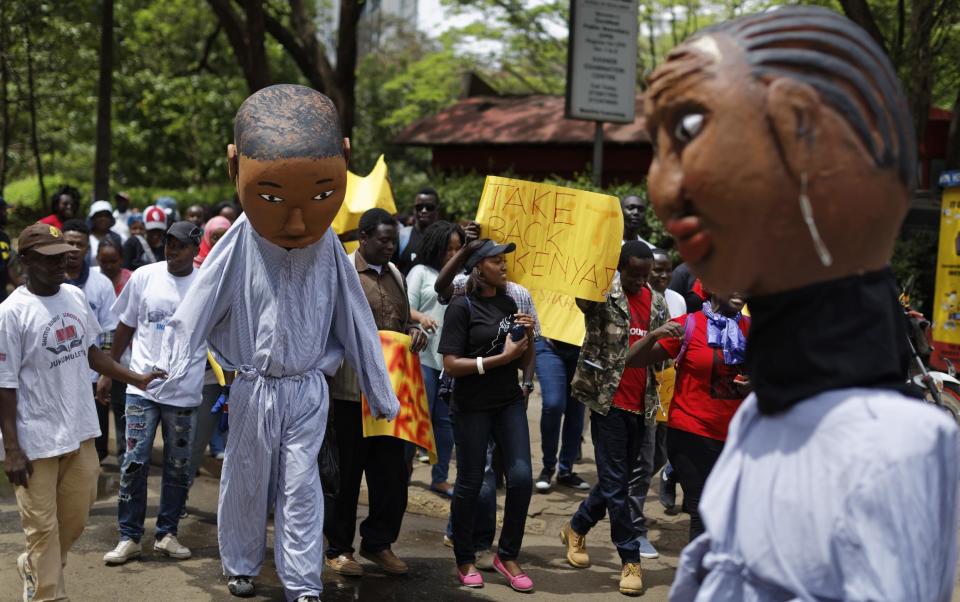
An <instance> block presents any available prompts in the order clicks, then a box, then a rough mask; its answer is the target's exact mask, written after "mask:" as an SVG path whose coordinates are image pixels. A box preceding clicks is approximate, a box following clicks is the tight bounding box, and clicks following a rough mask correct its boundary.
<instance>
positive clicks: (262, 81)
mask: <svg viewBox="0 0 960 602" xmlns="http://www.w3.org/2000/svg"><path fill="white" fill-rule="evenodd" d="M207 4H209V5H210V8H212V9H213V12H214V14H215V15H217V19H218V20H219V21H220V25H221V26H222V27H223V30H224V31H225V32H226V34H227V40H229V41H230V47H231V48H233V55H234V56H235V57H236V58H237V63H239V64H240V69H241V70H242V71H243V77H244V79H246V80H247V89H248V90H250V92H251V93H253V92H256V91H257V90H259V89H260V88H264V87H266V86H269V85H270V70H269V68H268V65H267V55H266V50H265V49H264V47H263V37H264V34H263V32H264V13H263V2H262V0H245V3H244V11H245V13H246V15H247V21H246V23H244V22H243V20H242V19H241V18H240V16H239V15H238V14H237V13H236V11H235V10H233V6H232V5H231V4H230V0H207ZM251 15H252V18H251Z"/></svg>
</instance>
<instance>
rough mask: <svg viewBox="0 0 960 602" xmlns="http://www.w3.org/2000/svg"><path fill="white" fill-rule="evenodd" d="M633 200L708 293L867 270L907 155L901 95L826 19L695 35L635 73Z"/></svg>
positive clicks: (885, 249)
mask: <svg viewBox="0 0 960 602" xmlns="http://www.w3.org/2000/svg"><path fill="white" fill-rule="evenodd" d="M646 115H647V128H648V130H649V134H650V138H651V140H653V141H654V145H655V148H656V150H655V153H654V160H653V163H652V165H651V167H650V175H649V181H648V184H649V191H650V198H651V200H652V202H653V206H654V209H655V211H656V213H657V215H658V216H659V217H660V219H661V220H663V222H664V224H665V227H666V229H667V231H668V232H670V233H671V234H672V235H673V236H674V237H675V238H676V239H677V242H678V247H679V250H680V254H681V255H682V256H683V258H684V259H685V260H686V261H687V262H688V264H689V265H690V267H691V268H692V269H693V270H694V271H695V272H696V273H697V274H698V275H699V276H700V277H701V278H702V279H703V282H704V284H705V285H706V286H708V287H710V288H711V289H712V290H714V291H717V292H720V293H731V292H733V291H741V292H746V293H748V294H751V295H759V294H769V293H776V292H781V291H786V290H791V289H795V288H798V287H801V286H805V285H807V284H811V283H814V282H818V281H824V280H830V279H833V278H839V277H842V276H848V275H852V274H858V273H864V272H868V271H873V270H877V269H881V268H883V267H885V266H886V265H888V263H889V260H890V255H891V253H892V250H893V243H894V239H895V238H896V235H897V231H898V229H899V226H900V222H901V221H902V219H903V217H904V215H905V214H906V211H907V206H908V200H909V193H910V190H911V188H912V180H913V173H914V162H915V149H914V137H913V128H912V125H911V121H910V116H909V113H908V112H907V108H906V102H905V100H904V97H903V93H902V91H901V89H900V86H899V84H898V82H897V78H896V75H895V74H894V71H893V68H892V66H891V65H890V62H889V61H888V60H887V57H886V56H885V55H884V54H883V51H882V50H881V49H880V48H879V47H878V45H877V44H876V43H875V42H874V41H873V40H872V39H871V38H870V36H869V35H867V34H866V32H864V31H863V30H862V29H860V28H859V27H858V26H856V25H855V24H854V23H853V22H851V21H849V20H848V19H846V18H844V17H842V16H840V15H838V14H836V13H834V12H832V11H829V10H826V9H821V8H814V7H793V8H782V9H779V10H775V11H771V12H768V13H762V14H757V15H751V16H747V17H742V18H739V19H735V20H733V21H729V22H727V23H723V24H720V25H718V26H715V27H712V28H710V29H707V30H704V31H702V32H699V33H698V34H696V35H695V36H694V37H693V38H691V39H690V40H688V41H686V42H684V43H683V44H682V45H680V46H678V47H677V48H676V49H675V50H674V51H673V52H671V53H670V55H669V56H668V57H667V60H666V62H665V63H664V64H663V65H661V66H660V67H659V68H658V69H657V70H656V71H655V72H654V73H653V74H652V76H651V77H650V87H649V90H648V93H647V97H646Z"/></svg>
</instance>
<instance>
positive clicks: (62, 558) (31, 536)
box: [17, 439, 100, 602]
mask: <svg viewBox="0 0 960 602" xmlns="http://www.w3.org/2000/svg"><path fill="white" fill-rule="evenodd" d="M32 463H33V475H31V476H30V480H29V481H27V487H17V507H18V508H19V509H20V521H21V523H22V524H23V533H24V535H26V537H27V572H28V573H29V574H30V575H31V576H32V577H33V579H34V582H35V583H36V590H35V593H34V597H33V602H53V601H60V600H68V598H67V592H66V589H65V587H64V584H63V567H64V566H65V565H66V564H67V552H69V551H70V548H71V547H72V546H73V542H75V541H76V540H77V538H78V537H80V534H81V533H83V529H84V527H85V526H86V524H87V517H88V516H89V515H90V508H91V506H93V502H94V501H96V499H97V477H98V476H99V474H100V462H99V460H98V459H97V451H96V449H95V447H94V443H93V439H88V440H87V441H84V442H83V443H81V444H80V449H78V450H77V451H73V452H70V453H68V454H64V455H62V456H57V457H55V458H44V459H42V460H33V461H32Z"/></svg>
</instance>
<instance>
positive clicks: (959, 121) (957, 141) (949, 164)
mask: <svg viewBox="0 0 960 602" xmlns="http://www.w3.org/2000/svg"><path fill="white" fill-rule="evenodd" d="M944 167H945V169H960V88H958V89H957V98H956V99H954V101H953V117H952V118H951V119H950V133H949V134H948V135H947V160H946V164H945V165H944Z"/></svg>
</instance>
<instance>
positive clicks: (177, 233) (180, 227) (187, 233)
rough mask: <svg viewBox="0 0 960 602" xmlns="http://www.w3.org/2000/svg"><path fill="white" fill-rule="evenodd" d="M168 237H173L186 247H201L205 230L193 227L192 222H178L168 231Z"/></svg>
mask: <svg viewBox="0 0 960 602" xmlns="http://www.w3.org/2000/svg"><path fill="white" fill-rule="evenodd" d="M167 236H168V237H169V236H172V237H174V238H176V239H177V240H179V241H180V242H182V243H183V244H185V245H196V246H198V247H199V246H200V239H201V238H202V237H203V230H201V229H200V228H198V227H197V226H195V225H193V224H192V223H191V222H187V221H181V222H176V223H175V224H173V225H172V226H170V229H169V230H167Z"/></svg>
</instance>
